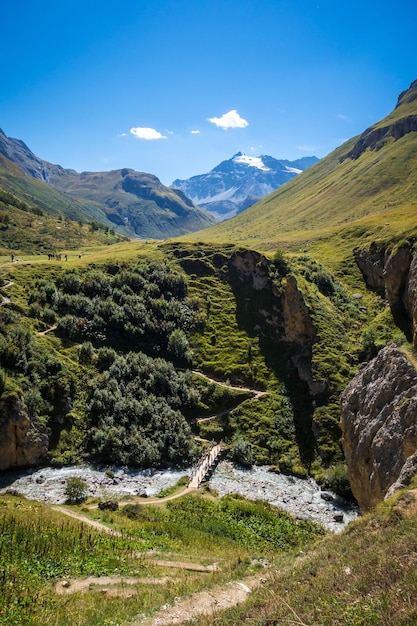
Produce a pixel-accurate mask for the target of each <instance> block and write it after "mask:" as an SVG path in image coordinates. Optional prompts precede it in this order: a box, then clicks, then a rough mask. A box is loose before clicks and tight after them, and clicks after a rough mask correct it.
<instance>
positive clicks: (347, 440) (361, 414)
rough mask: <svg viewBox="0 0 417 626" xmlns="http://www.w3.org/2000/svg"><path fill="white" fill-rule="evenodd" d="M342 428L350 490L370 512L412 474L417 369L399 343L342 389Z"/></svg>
mask: <svg viewBox="0 0 417 626" xmlns="http://www.w3.org/2000/svg"><path fill="white" fill-rule="evenodd" d="M341 426H342V443H343V449H344V453H345V457H346V462H347V466H348V472H349V479H350V484H351V488H352V493H353V494H354V496H355V498H356V500H357V501H358V504H359V506H360V508H361V509H362V510H363V511H368V510H370V509H372V508H373V507H374V506H375V505H376V504H378V503H379V502H381V501H382V500H383V499H384V497H385V496H386V494H387V493H388V492H389V493H392V489H391V490H390V488H391V487H393V485H395V484H397V485H398V486H401V485H404V484H405V483H406V482H407V481H409V480H410V478H411V477H412V476H413V475H414V473H415V472H414V469H413V468H415V467H416V455H415V453H416V451H417V372H416V370H415V368H414V366H413V365H412V363H411V362H410V361H409V360H408V359H407V358H406V357H405V355H404V354H403V353H402V352H401V351H400V350H399V349H398V347H397V346H395V345H394V344H390V345H389V346H387V347H385V348H384V349H383V350H381V351H380V352H379V354H378V355H377V356H376V357H375V358H374V359H373V360H372V361H370V362H369V363H368V364H367V365H366V366H364V367H363V369H362V370H361V371H360V372H359V373H358V374H357V376H355V378H354V379H353V380H352V381H351V383H350V384H349V385H348V387H347V388H346V389H345V391H344V392H343V393H342V396H341Z"/></svg>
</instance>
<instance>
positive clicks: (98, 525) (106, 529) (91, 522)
mask: <svg viewBox="0 0 417 626" xmlns="http://www.w3.org/2000/svg"><path fill="white" fill-rule="evenodd" d="M51 509H53V510H54V511H58V513H64V515H68V516H69V517H73V518H75V519H77V520H79V521H80V522H84V524H88V525H89V526H92V527H93V528H96V529H97V530H103V531H104V532H105V533H107V534H109V535H113V537H123V536H124V535H123V533H121V532H119V531H118V530H113V528H109V527H108V526H106V525H105V524H102V523H101V522H97V521H96V520H93V519H90V518H89V517H86V516H85V515H82V514H81V513H76V512H75V511H70V510H69V509H66V508H65V507H63V506H59V505H56V506H55V505H54V506H51Z"/></svg>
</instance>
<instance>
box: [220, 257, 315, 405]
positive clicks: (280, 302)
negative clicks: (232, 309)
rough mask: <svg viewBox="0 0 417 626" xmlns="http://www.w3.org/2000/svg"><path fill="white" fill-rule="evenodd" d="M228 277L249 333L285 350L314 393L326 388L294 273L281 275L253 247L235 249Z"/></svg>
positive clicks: (312, 328) (312, 332) (308, 320)
mask: <svg viewBox="0 0 417 626" xmlns="http://www.w3.org/2000/svg"><path fill="white" fill-rule="evenodd" d="M229 276H230V281H231V284H232V286H233V289H234V292H235V295H236V301H237V304H238V312H237V315H238V318H240V320H241V322H242V324H243V325H245V327H246V328H247V330H248V332H250V333H253V332H255V333H257V334H258V335H259V336H260V337H261V338H263V339H264V340H266V341H268V343H270V345H271V346H274V345H275V346H276V347H277V349H280V350H285V352H286V353H287V355H288V359H289V360H290V361H291V362H292V364H293V365H294V366H295V367H296V369H297V372H298V376H299V378H300V379H301V380H302V381H304V382H305V383H306V384H307V386H308V389H309V393H310V395H311V396H313V397H314V396H316V395H317V394H320V393H322V392H323V391H324V386H325V383H324V382H323V381H315V380H314V379H313V376H312V371H311V358H312V346H313V345H314V343H315V341H316V330H315V327H314V324H313V322H312V319H311V316H310V313H309V310H308V307H307V305H306V303H305V301H304V298H303V295H302V293H301V291H300V289H299V288H298V285H297V280H296V278H295V277H294V276H292V275H288V276H285V277H282V276H281V277H280V276H278V272H277V270H276V268H274V266H273V264H271V263H270V262H269V261H268V260H267V259H266V258H265V257H264V256H263V255H261V254H259V252H255V251H253V250H245V251H239V252H235V253H234V254H233V255H232V257H231V259H230V261H229Z"/></svg>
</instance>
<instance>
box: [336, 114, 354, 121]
mask: <svg viewBox="0 0 417 626" xmlns="http://www.w3.org/2000/svg"><path fill="white" fill-rule="evenodd" d="M336 117H338V118H339V120H343V121H344V122H350V121H351V119H350V117H349V116H348V115H344V114H343V113H338V114H337V116H336Z"/></svg>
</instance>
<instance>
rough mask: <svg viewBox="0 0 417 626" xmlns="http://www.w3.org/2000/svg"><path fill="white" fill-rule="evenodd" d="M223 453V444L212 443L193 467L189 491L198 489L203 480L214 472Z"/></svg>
mask: <svg viewBox="0 0 417 626" xmlns="http://www.w3.org/2000/svg"><path fill="white" fill-rule="evenodd" d="M222 451H223V446H222V444H221V443H212V444H211V445H210V447H209V448H207V450H206V451H205V452H204V454H203V456H202V457H201V459H200V460H199V461H198V463H196V464H195V465H194V467H193V470H192V473H191V478H190V482H189V485H188V489H198V488H199V486H200V485H201V483H202V482H203V480H204V479H205V478H206V477H207V476H208V475H209V474H210V473H211V472H212V471H213V469H214V468H215V467H216V465H217V463H218V462H219V460H220V455H221V453H222Z"/></svg>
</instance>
